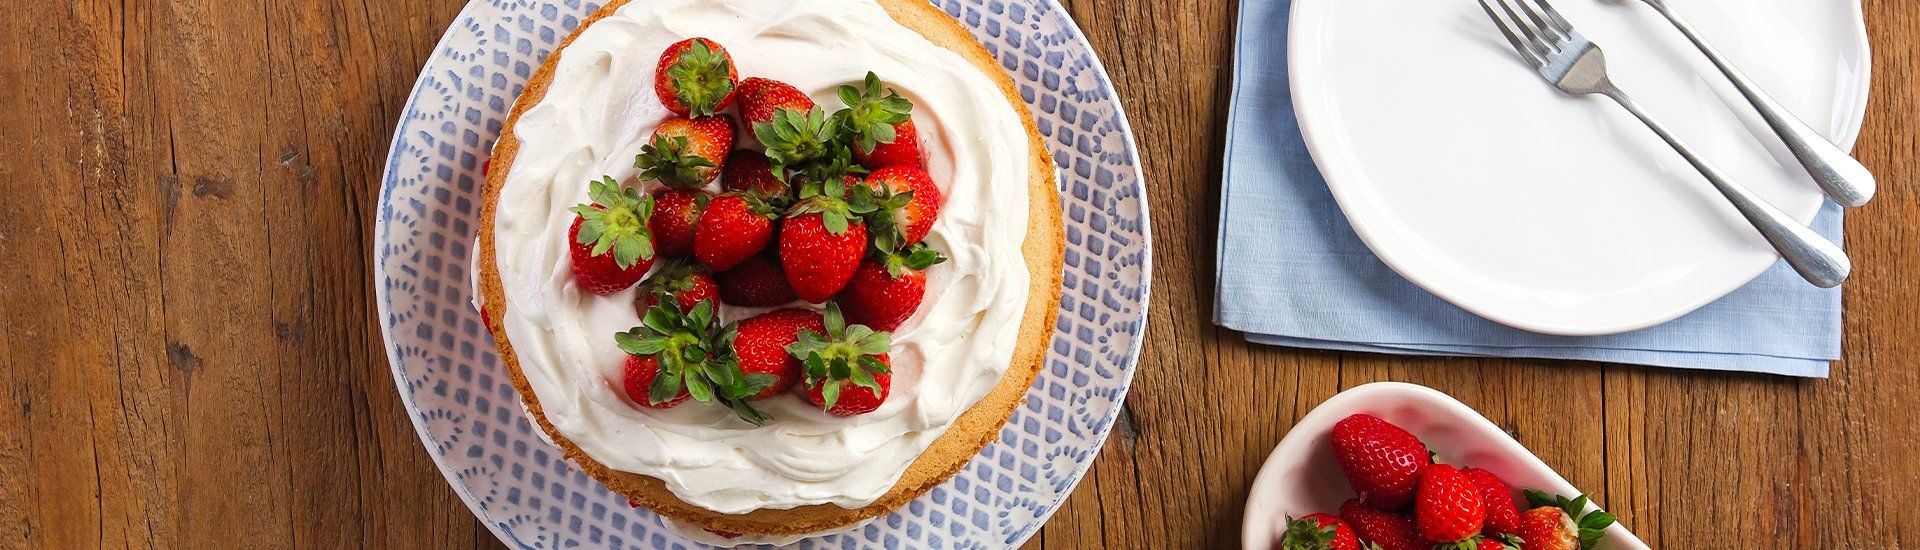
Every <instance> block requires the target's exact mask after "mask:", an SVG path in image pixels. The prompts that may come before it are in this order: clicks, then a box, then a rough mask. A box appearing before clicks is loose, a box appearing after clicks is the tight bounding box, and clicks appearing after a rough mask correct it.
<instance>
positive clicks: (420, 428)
mask: <svg viewBox="0 0 1920 550" xmlns="http://www.w3.org/2000/svg"><path fill="white" fill-rule="evenodd" d="M926 1H929V2H932V3H934V4H935V5H936V7H938V4H939V2H938V0H926ZM1033 1H1034V2H1037V3H1044V4H1045V5H1046V6H1047V7H1048V8H1049V9H1050V10H1052V11H1054V12H1056V13H1058V14H1060V15H1061V20H1062V21H1064V22H1065V25H1064V26H1065V29H1066V30H1068V31H1070V32H1071V36H1070V38H1071V39H1072V40H1073V41H1074V42H1075V43H1077V44H1078V45H1079V46H1080V47H1081V48H1082V49H1084V50H1085V51H1086V52H1087V54H1088V56H1089V58H1090V60H1091V62H1092V63H1091V67H1092V69H1093V71H1094V74H1095V76H1096V77H1098V78H1099V81H1098V82H1099V84H1100V86H1101V87H1102V88H1103V89H1104V91H1105V92H1106V97H1107V99H1106V101H1107V102H1108V103H1110V104H1112V105H1113V113H1114V124H1115V126H1116V128H1115V131H1117V132H1119V133H1120V136H1121V143H1122V144H1123V145H1124V146H1125V150H1124V151H1123V153H1124V154H1125V158H1126V160H1127V164H1128V165H1129V171H1130V172H1131V174H1132V175H1133V181H1134V185H1133V187H1134V188H1135V189H1136V194H1135V195H1136V197H1137V200H1138V201H1139V204H1140V208H1139V210H1140V242H1141V250H1140V252H1141V259H1140V298H1139V303H1140V314H1139V322H1140V326H1139V328H1138V329H1137V332H1136V336H1135V337H1134V339H1133V347H1132V349H1131V350H1129V351H1128V353H1127V354H1126V356H1125V358H1124V359H1123V360H1122V361H1121V362H1119V363H1118V364H1116V365H1115V366H1116V367H1119V368H1120V370H1121V373H1120V375H1119V377H1118V378H1119V382H1120V393H1119V394H1118V395H1116V396H1114V406H1113V407H1112V410H1110V411H1108V412H1107V415H1106V418H1105V419H1104V420H1103V421H1102V422H1101V424H1100V426H1101V427H1100V428H1099V429H1098V432H1099V433H1098V434H1097V435H1096V436H1095V437H1094V439H1095V440H1096V441H1097V442H1098V445H1095V446H1094V447H1093V448H1092V458H1090V459H1088V460H1086V461H1085V462H1082V463H1080V464H1079V465H1077V466H1076V467H1075V469H1074V472H1073V477H1072V481H1071V482H1070V483H1068V484H1067V485H1066V486H1065V487H1064V488H1063V490H1062V491H1060V495H1061V497H1060V499H1059V500H1057V501H1055V502H1053V503H1051V504H1049V505H1048V506H1047V507H1046V508H1045V509H1044V510H1043V511H1042V512H1041V513H1040V514H1039V515H1038V516H1037V517H1035V519H1034V521H1031V522H1028V523H1027V524H1026V525H1025V526H1024V527H1022V528H1020V529H1019V530H1017V531H1014V533H1013V538H1012V539H1010V543H1011V544H1012V545H1019V544H1022V543H1024V542H1025V541H1027V540H1029V539H1031V538H1033V536H1034V535H1035V534H1037V533H1038V532H1039V530H1040V528H1041V527H1043V526H1044V525H1045V524H1046V522H1047V521H1048V520H1050V519H1052V517H1053V515H1054V514H1055V513H1056V512H1058V511H1059V510H1060V507H1061V506H1062V505H1064V504H1066V501H1067V499H1068V498H1069V497H1071V496H1072V495H1073V492H1074V490H1075V489H1078V488H1079V486H1080V483H1081V482H1082V481H1085V480H1086V477H1087V472H1088V471H1090V470H1091V469H1092V467H1093V463H1094V462H1095V461H1097V460H1098V459H1099V454H1100V450H1101V449H1104V448H1106V445H1107V443H1108V440H1109V439H1111V437H1112V435H1113V426H1114V423H1115V421H1116V420H1117V419H1118V418H1119V415H1120V413H1121V412H1123V411H1124V410H1125V408H1126V407H1125V403H1126V398H1127V396H1128V395H1130V394H1131V393H1132V391H1133V379H1134V374H1135V373H1136V372H1137V371H1138V369H1139V363H1140V352H1141V350H1142V349H1143V347H1142V346H1143V344H1144V343H1145V341H1146V335H1147V327H1148V324H1149V323H1150V322H1151V320H1152V316H1151V310H1152V305H1153V301H1152V295H1153V263H1154V261H1153V260H1154V254H1153V251H1154V247H1153V223H1152V208H1151V207H1150V206H1149V202H1148V200H1149V196H1148V193H1147V191H1148V187H1147V179H1146V174H1145V171H1144V167H1143V166H1142V163H1141V160H1140V149H1139V146H1138V144H1137V141H1136V138H1135V137H1134V133H1133V125H1132V123H1131V121H1130V120H1129V118H1128V117H1127V114H1126V105H1125V102H1123V101H1121V100H1120V93H1119V90H1118V89H1117V88H1115V87H1114V81H1113V78H1112V75H1111V74H1109V73H1108V72H1107V68H1106V62H1105V61H1103V60H1102V59H1101V58H1100V54H1099V52H1098V51H1097V50H1095V49H1094V47H1093V44H1092V43H1091V42H1090V41H1088V40H1087V35H1086V32H1085V31H1083V30H1082V29H1081V28H1080V24H1079V21H1078V20H1076V19H1074V17H1073V15H1072V12H1070V11H1069V10H1067V8H1066V6H1064V5H1062V4H1060V2H1059V1H1058V0H1033ZM481 5H482V3H481V2H468V3H467V4H466V5H464V6H462V7H461V8H460V11H459V12H458V13H456V14H454V16H453V17H452V18H451V19H450V20H449V22H448V27H447V29H446V30H445V31H443V32H442V33H441V34H440V38H439V39H437V40H435V41H434V45H433V48H432V49H430V50H428V54H427V58H426V60H425V62H423V63H422V65H421V68H420V71H419V73H418V74H417V75H416V76H415V77H414V82H413V85H412V86H411V87H409V88H408V92H407V100H406V102H405V103H403V104H402V105H401V107H400V111H399V112H398V113H397V115H398V116H397V117H396V118H397V120H395V122H394V129H393V132H392V137H391V138H390V141H389V143H388V145H387V158H386V162H385V163H383V166H382V168H381V172H380V193H379V194H378V199H377V201H376V203H375V208H373V213H374V216H375V219H374V224H373V225H374V231H373V241H372V242H373V244H374V246H373V247H372V250H371V251H370V256H371V260H372V262H373V263H372V265H373V267H374V268H373V270H372V271H373V273H372V275H373V277H372V278H373V281H372V282H373V286H374V309H375V314H376V315H378V316H379V318H378V321H377V322H378V324H379V326H380V338H381V344H382V347H383V348H384V350H383V351H384V352H385V354H386V358H387V370H388V373H389V374H391V375H392V376H393V380H394V391H395V393H397V394H399V397H400V401H401V406H402V407H403V408H404V409H405V410H406V412H407V419H408V420H409V421H410V423H412V424H413V431H414V436H415V437H417V438H419V440H420V447H421V450H423V451H426V453H427V457H428V458H429V459H431V460H432V461H433V465H434V468H435V469H437V470H439V471H440V477H441V479H442V481H444V482H445V483H446V485H447V486H448V487H449V488H451V489H453V492H454V495H455V496H457V497H459V499H460V501H461V502H462V503H464V504H466V506H467V511H468V512H469V513H471V514H473V516H474V518H475V519H477V520H478V521H479V522H480V523H481V524H482V525H484V526H486V528H487V531H488V532H491V533H493V536H494V537H495V538H496V539H498V540H500V541H501V542H503V543H506V544H511V545H515V546H516V547H520V548H528V547H530V546H528V545H527V544H526V543H525V542H523V541H521V540H520V539H519V537H516V536H514V535H513V534H512V533H511V532H508V531H505V530H503V525H502V524H501V523H500V522H497V521H494V520H493V517H492V515H491V514H489V513H488V512H487V511H486V510H485V509H484V508H483V507H482V506H481V505H480V501H479V499H478V497H476V496H474V495H473V493H472V491H471V490H470V488H469V487H467V485H466V484H465V483H462V482H460V481H458V480H457V479H456V476H455V475H454V472H453V470H452V469H450V468H449V467H448V465H447V463H446V461H445V458H444V457H443V453H440V452H438V451H437V450H436V443H435V441H434V439H433V437H432V435H431V434H430V433H429V432H428V430H427V423H426V419H425V418H424V417H422V416H421V415H420V413H419V410H420V409H419V404H418V403H416V402H415V401H414V398H413V394H412V393H411V392H408V391H407V390H406V388H405V383H406V373H405V371H403V370H402V369H401V366H400V365H401V361H400V355H399V353H400V350H399V348H398V346H396V345H395V344H394V343H393V342H394V339H393V334H392V330H393V327H392V326H391V325H390V324H389V323H387V322H386V321H387V320H388V319H390V318H392V315H393V311H392V307H391V306H390V305H389V304H390V303H391V302H392V298H393V295H392V290H391V287H390V286H389V285H388V284H386V283H387V282H388V279H389V275H388V273H387V270H386V269H385V268H384V265H385V264H384V262H383V255H382V252H381V246H380V245H382V244H384V243H386V242H388V239H389V238H391V235H390V234H389V231H388V228H387V226H388V224H387V223H384V222H382V221H381V220H380V219H379V218H378V217H379V213H380V212H381V211H382V208H380V207H379V205H384V204H390V201H391V200H392V194H393V188H392V187H391V186H389V185H388V183H389V182H391V181H393V178H394V175H395V172H394V170H395V168H396V167H397V165H398V162H399V161H398V158H399V157H398V156H397V153H398V152H399V151H400V145H401V142H402V137H403V134H402V132H404V131H405V130H406V129H407V126H408V123H409V122H410V121H409V119H408V118H407V117H406V114H407V113H410V112H413V111H414V107H415V105H416V103H418V100H419V98H420V97H422V96H421V92H422V90H423V89H424V88H425V86H426V84H427V83H428V76H429V75H430V74H432V73H431V72H430V71H431V70H432V69H434V68H435V67H436V65H438V64H439V63H440V62H441V60H442V59H443V58H444V55H443V54H442V52H444V51H445V50H446V46H447V41H448V40H449V39H450V38H452V37H453V35H454V31H455V30H456V29H455V26H457V25H458V24H459V23H460V22H461V21H465V20H468V19H471V18H472V17H474V16H475V15H476V14H477V13H478V11H477V10H478V9H480V6H481ZM942 12H943V13H944V12H945V10H944V9H943V10H942ZM948 15H949V16H951V14H948ZM956 19H957V18H956ZM963 25H964V23H963ZM972 32H973V31H972V29H971V28H969V29H968V33H969V34H972ZM1036 91H1039V89H1038V88H1036ZM1024 107H1026V108H1027V109H1029V110H1031V109H1033V108H1034V107H1033V105H1032V104H1031V103H1027V104H1025V105H1024ZM1048 154H1049V155H1052V154H1053V153H1052V151H1051V150H1049V151H1048ZM1059 184H1061V185H1064V182H1059ZM1054 192H1056V193H1061V192H1063V190H1062V189H1060V188H1057V187H1056V188H1055V189H1054ZM1063 208H1064V207H1063ZM1062 224H1063V225H1064V224H1065V222H1064V221H1063V222H1062ZM1063 269H1064V267H1063ZM1051 330H1052V331H1053V335H1054V337H1059V336H1060V334H1059V332H1058V329H1057V328H1054V329H1051ZM1028 391H1029V392H1031V391H1032V389H1031V388H1029V389H1028ZM974 459H978V456H977V455H976V456H975V458H974ZM968 462H969V463H971V462H972V459H970V460H969V461H968ZM945 483H946V482H945V481H943V482H942V484H945ZM916 500H917V499H916ZM890 513H891V512H890Z"/></svg>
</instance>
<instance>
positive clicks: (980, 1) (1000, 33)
mask: <svg viewBox="0 0 1920 550" xmlns="http://www.w3.org/2000/svg"><path fill="white" fill-rule="evenodd" d="M639 1H644V0H639ZM934 3H935V4H936V5H938V6H939V7H940V8H941V9H943V10H945V11H946V12H947V13H948V14H951V15H953V16H954V17H956V18H958V19H959V20H960V22H961V23H962V24H964V25H965V26H966V27H967V28H968V29H970V30H972V31H973V34H974V36H975V37H977V38H979V39H980V41H981V42H982V43H984V44H985V45H986V47H987V49H988V51H990V52H992V53H993V54H994V56H995V58H996V59H998V60H999V61H1000V63H1001V66H1002V67H1004V68H1005V69H1006V70H1007V71H1008V72H1009V73H1010V74H1012V75H1013V78H1014V80H1015V82H1016V83H1017V84H1018V85H1019V88H1020V94H1021V97H1022V98H1023V99H1025V100H1026V101H1027V103H1028V105H1029V107H1030V108H1031V110H1032V112H1033V114H1034V117H1035V118H1036V119H1037V120H1038V122H1039V125H1040V132H1041V134H1042V135H1044V136H1046V138H1047V145H1048V147H1049V149H1050V150H1051V151H1052V153H1053V157H1054V161H1055V162H1056V163H1057V164H1059V166H1060V167H1061V170H1062V178H1061V179H1060V192H1061V196H1062V199H1063V201H1062V206H1063V208H1064V209H1065V212H1064V222H1065V224H1066V235H1067V251H1066V278H1065V283H1064V284H1065V289H1064V296H1063V298H1062V300H1061V302H1060V317H1059V321H1058V323H1057V324H1056V325H1055V331H1054V336H1053V343H1052V346H1051V348H1050V352H1049V354H1048V356H1047V360H1046V365H1045V367H1044V369H1043V370H1042V372H1041V374H1040V377H1039V380H1037V381H1036V382H1035V383H1034V385H1033V388H1032V389H1031V390H1029V391H1028V393H1027V396H1026V398H1027V401H1026V403H1025V404H1024V405H1022V406H1020V407H1019V408H1018V409H1016V410H1015V411H1014V414H1013V418H1012V419H1011V420H1009V421H1008V423H1007V425H1006V427H1005V428H1003V429H1002V430H1001V432H1000V440H999V441H998V442H996V443H994V444H992V445H989V446H987V448H986V449H985V450H983V451H981V453H980V455H979V456H977V457H975V458H974V460H973V461H972V462H969V463H968V464H967V466H966V467H965V468H964V469H963V470H961V472H960V473H959V474H958V475H955V476H954V477H953V478H952V479H950V480H948V481H947V482H946V483H944V484H942V485H940V486H939V487H936V488H934V489H933V490H932V491H929V492H928V493H927V494H926V495H924V496H922V497H921V498H919V499H917V500H914V501H912V502H911V503H908V504H907V505H906V506H903V507H901V508H900V509H899V510H897V511H895V512H894V513H892V514H890V515H888V516H885V517H883V518H880V519H879V520H878V521H875V522H872V523H869V524H868V525H866V526H865V527H862V528H860V529H857V530H855V531H852V532H849V533H845V534H840V535H833V536H826V537H818V538H813V539H807V540H805V541H802V542H801V543H800V546H801V547H832V548H843V547H845V548H851V547H871V546H881V545H884V546H886V547H890V548H891V547H900V546H906V547H947V546H971V547H1003V546H1013V545H1017V544H1019V543H1020V542H1021V541H1023V540H1026V539H1027V538H1028V537H1030V536H1032V535H1033V533H1034V531H1035V530H1036V529H1038V528H1039V526H1040V524H1041V523H1042V522H1044V521H1045V520H1046V518H1047V516H1048V515H1050V514H1052V513H1053V511H1054V509H1055V508H1056V507H1058V506H1059V505H1060V503H1061V501H1063V500H1065V499H1066V496H1067V493H1068V492H1069V491H1071V490H1072V489H1073V486H1074V484H1075V483H1077V482H1078V481H1079V479H1080V477H1081V476H1082V475H1083V474H1085V473H1086V470H1087V467H1088V465H1089V464H1091V463H1092V461H1093V458H1094V456H1095V455H1096V454H1098V450H1099V448H1100V445H1101V443H1102V442H1104V441H1105V440H1106V437H1107V431H1108V429H1109V428H1111V427H1112V426H1113V420H1114V418H1115V416H1116V415H1117V414H1118V412H1119V410H1120V401H1121V399H1123V398H1124V397H1125V396H1126V393H1127V384H1128V382H1129V381H1130V380H1131V379H1132V377H1133V366H1134V361H1135V358H1136V356H1137V355H1138V353H1139V349H1140V337H1141V335H1142V332H1143V330H1144V328H1145V320H1146V307H1147V289H1148V279H1149V274H1150V272H1151V269H1150V265H1149V262H1150V260H1151V258H1152V254H1151V241H1150V239H1149V237H1148V234H1147V231H1148V229H1147V227H1148V226H1147V212H1146V208H1147V205H1146V197H1145V196H1144V195H1143V191H1144V188H1143V187H1142V180H1141V175H1140V169H1139V164H1138V155H1137V153H1136V151H1135V149H1134V146H1133V138H1132V132H1131V130H1129V128H1128V126H1127V121H1126V117H1125V115H1124V114H1123V113H1122V112H1121V110H1120V102H1119V101H1118V100H1117V99H1116V98H1115V96H1114V92H1113V87H1112V86H1111V85H1110V83H1109V81H1108V79H1107V75H1106V73H1105V70H1104V69H1102V68H1101V66H1100V61H1099V59H1098V58H1096V57H1095V56H1094V54H1093V51H1092V49H1091V48H1089V47H1088V46H1087V43H1086V41H1085V39H1084V38H1083V37H1082V36H1081V34H1080V31H1079V29H1077V28H1075V26H1074V24H1073V21H1072V19H1070V18H1069V17H1068V15H1067V13H1066V12H1065V10H1063V9H1062V8H1060V7H1059V6H1058V5H1055V4H1054V2H1053V1H1052V0H939V1H937V2H934ZM598 7H599V6H598V5H597V4H594V3H590V2H582V1H579V0H559V1H533V0H482V1H476V2H473V3H471V4H469V5H468V6H467V7H466V9H465V10H464V11H462V12H461V14H460V15H459V17H458V18H457V20H456V21H455V22H454V24H453V26H452V28H450V29H449V30H448V31H447V34H446V36H444V37H442V38H441V40H440V44H439V46H437V47H436V48H435V49H434V51H433V55H432V57H431V58H430V59H429V60H428V61H427V65H426V67H425V68H424V69H423V70H422V71H421V76H420V80H419V82H418V83H416V84H415V85H414V89H413V96H412V97H411V98H410V99H409V100H408V102H407V105H406V107H405V111H404V112H403V113H402V116H401V121H400V124H399V128H398V129H396V130H395V132H394V142H393V148H392V150H391V151H390V152H389V154H388V159H387V170H386V175H385V179H384V182H383V185H382V187H381V193H380V208H379V210H378V213H377V215H378V219H377V220H376V222H375V227H376V229H375V237H374V241H375V242H374V251H373V253H374V261H375V264H376V265H377V266H378V270H377V271H376V274H375V278H376V280H375V281H374V285H375V292H376V293H377V296H378V304H379V309H380V325H381V330H382V333H383V334H384V335H385V336H386V343H387V354H388V360H389V361H390V362H391V363H392V366H393V378H394V381H395V383H396V385H398V386H399V390H400V397H401V399H402V400H403V401H404V402H405V404H406V407H407V410H408V413H409V414H410V415H411V416H412V417H413V423H414V427H415V428H417V429H418V430H419V432H420V439H421V441H422V442H424V443H425V444H426V448H427V451H428V452H429V453H430V454H432V456H433V459H434V461H435V462H436V463H437V464H439V466H440V469H441V471H442V473H444V474H445V475H446V478H447V483H449V484H450V485H452V486H453V489H454V491H455V492H456V493H458V494H459V495H460V498H461V500H464V501H466V503H467V506H468V507H470V508H472V509H473V513H474V515H475V516H478V517H479V518H480V520H481V521H482V522H483V523H485V524H486V526H487V528H488V529H490V530H492V531H493V532H494V534H496V535H498V536H499V537H500V539H501V540H502V541H505V542H507V543H508V544H510V545H513V546H517V547H523V548H568V547H645V548H669V547H673V548H681V547H693V546H697V544H695V543H691V542H689V541H685V540H682V539H680V538H678V537H677V536H675V535H674V534H673V533H672V532H671V531H668V530H666V529H665V528H664V527H663V526H662V524H661V521H660V519H659V518H658V517H657V516H655V515H653V514H652V513H649V512H647V511H646V510H643V509H635V508H632V507H630V506H628V505H627V502H626V499H624V498H622V497H620V496H618V495H615V494H612V493H610V492H608V491H607V490H606V489H605V488H604V487H602V486H601V485H600V484H599V483H598V482H595V481H593V480H592V479H591V478H588V477H587V476H585V475H584V474H581V473H580V472H579V470H577V469H575V468H574V467H573V466H572V465H571V464H570V463H568V462H566V461H565V460H563V459H562V458H561V454H560V452H559V450H558V449H556V448H555V447H553V446H551V445H550V444H548V443H545V442H544V441H542V439H541V436H540V434H539V432H538V430H536V429H534V428H533V426H532V425H531V424H529V423H528V421H527V419H526V418H525V416H524V415H523V413H522V409H521V407H520V399H519V397H517V396H516V395H515V394H514V390H513V387H512V386H511V385H510V384H509V383H508V382H507V379H506V376H505V372H504V369H503V367H502V366H501V365H500V363H499V361H498V360H497V358H496V357H495V356H494V351H493V343H492V341H491V339H490V337H489V335H488V333H487V331H486V330H485V329H484V328H482V322H481V320H480V315H479V314H478V313H476V312H475V311H474V309H473V307H472V305H471V300H472V285H471V277H472V274H471V273H469V269H468V265H469V264H470V262H471V258H472V256H471V255H472V254H473V253H474V250H473V249H472V245H471V244H472V243H473V241H474V236H475V229H476V227H477V226H478V224H479V223H481V222H480V220H478V219H476V218H477V217H478V215H479V211H480V208H479V205H478V204H477V201H478V200H479V199H480V191H481V189H480V186H481V185H482V180H481V176H480V170H481V165H482V162H483V161H484V160H485V159H486V157H487V154H488V150H489V148H490V146H491V144H492V143H493V141H494V139H495V137H496V136H497V135H498V133H499V131H500V124H501V120H502V119H503V118H504V117H505V116H506V114H507V110H508V108H509V107H510V106H511V105H512V103H513V101H514V98H516V97H518V95H519V93H520V89H521V87H522V86H523V85H524V84H525V82H526V80H527V78H528V77H529V76H530V75H531V74H532V73H533V71H534V69H535V68H536V67H538V66H539V64H540V63H541V61H542V60H544V59H545V58H546V56H547V53H548V52H550V51H551V50H552V49H553V48H554V47H555V46H556V45H557V44H558V43H559V42H560V41H561V40H563V39H564V38H565V37H566V36H567V35H568V34H569V33H570V32H572V30H573V29H574V28H575V27H576V26H578V25H579V23H580V21H581V19H583V18H585V17H586V15H587V14H589V13H591V12H592V11H593V10H594V9H596V8H598ZM641 54H644V55H653V54H652V53H645V52H642V53H637V54H636V55H641Z"/></svg>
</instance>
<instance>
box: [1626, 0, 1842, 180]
mask: <svg viewBox="0 0 1920 550" xmlns="http://www.w3.org/2000/svg"><path fill="white" fill-rule="evenodd" d="M1641 1H1642V2H1646V4H1647V5H1648V6H1651V7H1653V11H1656V12H1660V15H1662V16H1665V17H1666V18H1667V21H1669V22H1671V23H1673V26H1674V27H1675V28H1678V29H1680V34H1683V35H1686V37H1687V40H1689V41H1692V42H1693V45H1694V46H1697V47H1699V48H1700V53H1703V54H1706V56H1707V59H1708V60H1711V61H1713V66H1715V67H1718V68H1719V69H1720V72H1721V74H1725V75H1727V80H1731V81H1733V87H1734V88H1737V89H1739V90H1740V95H1743V96H1746V98H1747V102H1748V103H1752V104H1753V108H1754V110H1756V111H1759V112H1760V118H1762V119H1765V120H1766V121H1767V126H1769V127H1772V128H1773V132H1774V133H1775V134H1778V135H1779V136H1780V141H1782V142H1785V143H1786V144H1787V149H1788V150H1791V151H1793V156H1794V157H1795V158H1798V159H1800V165H1801V166H1804V167H1806V169H1807V173H1808V174H1811V175H1812V176H1813V181H1814V182H1816V183H1819V184H1820V189H1821V190H1822V191H1825V192H1826V193H1827V196H1829V197H1833V200H1834V202H1837V203H1839V204H1840V206H1846V207H1855V206H1860V205H1863V204H1866V203H1867V200H1868V199H1871V198H1873V193H1874V190H1875V187H1877V184H1876V183H1875V182H1874V177H1873V172H1871V171H1868V170H1867V167H1866V166H1862V165H1861V164H1860V161H1857V160H1854V159H1853V156H1851V155H1849V154H1847V152H1846V151H1845V150H1842V149H1841V148H1840V147H1839V146H1836V145H1834V144H1833V142H1831V141H1827V138H1826V137H1824V136H1821V135H1820V134H1819V132H1815V131H1814V130H1813V128H1812V127H1810V126H1807V123H1805V122H1802V121H1801V120H1800V119H1799V118H1796V117H1794V116H1793V113H1790V112H1787V109H1786V107H1782V106H1781V105H1780V102H1778V101H1774V99H1773V96H1769V95H1767V93H1766V92H1764V91H1761V90H1760V87H1759V86H1758V85H1755V84H1754V83H1753V80H1751V79H1748V78H1747V75H1746V73H1742V72H1740V69H1738V68H1735V67H1734V66H1733V63H1732V62H1730V61H1727V58H1726V57H1725V56H1722V55H1720V50H1718V49H1715V48H1714V47H1713V46H1712V45H1710V44H1708V43H1707V40H1706V38H1704V37H1702V36H1701V35H1700V33H1699V31H1696V30H1694V28H1693V25H1691V24H1688V23H1687V21H1686V19H1683V18H1681V17H1680V15H1679V14H1677V13H1674V11H1673V9H1672V8H1669V7H1667V2H1666V0H1641Z"/></svg>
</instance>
